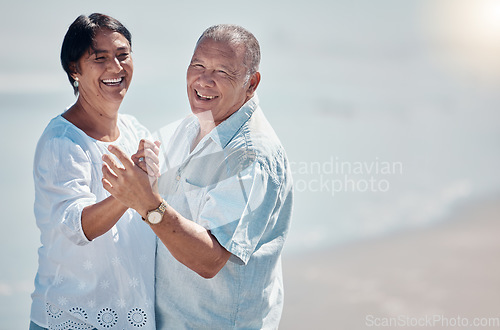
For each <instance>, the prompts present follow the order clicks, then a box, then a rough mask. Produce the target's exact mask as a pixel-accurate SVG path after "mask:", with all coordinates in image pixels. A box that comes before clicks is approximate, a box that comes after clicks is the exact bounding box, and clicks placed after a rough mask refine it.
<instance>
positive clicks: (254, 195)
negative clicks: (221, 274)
mask: <svg viewBox="0 0 500 330" xmlns="http://www.w3.org/2000/svg"><path fill="white" fill-rule="evenodd" d="M279 190H280V184H279V183H278V182H275V181H274V180H271V178H270V176H269V174H268V173H267V171H266V170H265V169H264V168H263V166H262V165H261V164H260V163H259V162H258V161H256V160H255V161H254V162H253V163H251V164H250V165H249V166H248V167H246V168H244V169H242V170H241V171H239V172H238V173H237V174H236V175H233V176H231V177H229V178H227V179H225V180H223V181H220V182H218V183H217V184H216V185H215V187H214V188H213V189H210V190H209V191H208V192H207V196H206V198H205V201H206V202H205V204H204V205H203V208H202V210H201V213H200V221H201V223H202V225H204V226H205V227H206V228H207V229H209V230H210V231H211V233H212V234H213V235H214V236H215V237H216V238H217V240H218V242H219V243H220V244H221V245H222V246H223V247H224V248H225V249H226V250H228V251H229V252H231V253H232V254H233V255H234V256H236V257H237V258H238V259H239V261H240V263H243V264H246V263H247V262H248V260H249V258H250V257H251V255H252V253H253V252H254V251H255V250H256V248H257V246H258V245H259V244H262V243H263V242H262V241H261V239H262V237H263V235H264V233H265V232H266V231H268V230H269V227H272V221H273V211H274V209H275V206H276V204H277V203H278V197H279ZM237 262H238V260H237Z"/></svg>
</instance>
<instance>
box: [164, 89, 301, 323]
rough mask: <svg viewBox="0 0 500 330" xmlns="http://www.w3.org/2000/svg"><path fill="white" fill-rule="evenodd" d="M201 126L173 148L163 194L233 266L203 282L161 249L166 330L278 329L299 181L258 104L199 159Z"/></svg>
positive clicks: (209, 142) (220, 131) (205, 142)
mask: <svg viewBox="0 0 500 330" xmlns="http://www.w3.org/2000/svg"><path fill="white" fill-rule="evenodd" d="M198 129H199V124H198V121H197V119H196V117H194V116H190V117H188V118H187V119H186V120H184V121H183V122H182V123H181V124H180V125H179V127H178V129H177V131H176V132H175V133H174V135H173V137H172V138H171V139H170V144H169V145H168V146H167V148H166V152H165V162H163V163H164V164H166V168H165V169H164V170H165V173H164V174H163V175H162V177H161V178H160V180H159V187H160V193H162V195H163V197H164V198H165V200H166V201H167V203H169V204H170V205H171V206H172V207H173V208H174V209H175V210H177V211H178V212H179V213H181V214H182V215H183V216H184V217H186V218H188V219H190V220H192V221H195V222H197V223H198V224H200V225H202V226H204V227H205V228H206V229H208V230H210V231H211V233H212V234H213V235H214V236H215V237H216V238H217V240H218V242H219V243H220V244H221V245H222V246H223V247H224V248H225V249H226V250H228V251H229V252H231V253H232V256H231V258H230V259H229V261H228V262H227V264H226V265H225V266H224V267H223V269H222V270H221V271H220V272H219V273H218V274H217V275H216V276H215V277H214V278H212V279H204V278H202V277H200V276H199V275H198V274H196V273H195V272H193V271H192V270H190V269H188V268H187V267H186V266H184V265H183V264H181V263H179V262H178V261H177V260H176V259H175V258H173V257H172V255H171V254H170V252H169V251H168V249H167V248H166V247H165V246H164V245H163V244H162V243H161V241H159V246H158V250H157V259H156V260H157V264H156V303H157V304H156V307H157V309H156V311H157V314H156V318H157V328H158V329H192V328H207V327H208V328H212V329H232V328H246V329H263V328H267V329H274V328H277V327H278V324H279V320H280V317H281V311H282V306H283V280H282V273H281V258H280V255H281V251H282V248H283V244H284V241H285V238H286V235H287V232H288V229H289V226H290V218H291V208H292V179H291V174H290V170H289V165H288V161H287V158H286V155H285V152H284V149H283V147H282V145H281V143H280V141H279V139H278V138H277V137H276V135H275V133H274V131H273V129H272V128H271V126H270V125H269V123H268V122H267V120H266V119H265V117H264V114H263V113H262V110H261V109H260V108H259V106H258V99H257V97H256V96H255V97H254V98H252V99H251V100H249V101H248V102H247V103H246V104H245V105H244V106H243V107H242V108H241V109H240V110H238V111H237V112H235V113H234V114H233V115H232V116H231V117H229V118H228V119H227V120H225V121H224V122H222V123H221V124H220V125H218V126H217V127H216V128H215V129H213V130H212V131H211V132H210V133H209V134H208V135H207V136H205V137H204V138H203V139H202V140H201V141H200V142H199V143H198V145H197V146H196V148H195V149H194V150H193V151H192V152H191V151H190V149H191V144H192V141H193V139H194V138H195V137H196V135H197V133H198Z"/></svg>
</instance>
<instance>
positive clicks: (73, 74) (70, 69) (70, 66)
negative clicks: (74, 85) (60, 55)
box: [69, 62, 79, 80]
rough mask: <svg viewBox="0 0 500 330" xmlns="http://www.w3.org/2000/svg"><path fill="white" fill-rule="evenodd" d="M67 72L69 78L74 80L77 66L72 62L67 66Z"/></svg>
mask: <svg viewBox="0 0 500 330" xmlns="http://www.w3.org/2000/svg"><path fill="white" fill-rule="evenodd" d="M69 71H70V72H71V78H73V79H75V80H76V75H77V73H78V71H79V70H78V64H77V63H75V62H72V63H70V64H69Z"/></svg>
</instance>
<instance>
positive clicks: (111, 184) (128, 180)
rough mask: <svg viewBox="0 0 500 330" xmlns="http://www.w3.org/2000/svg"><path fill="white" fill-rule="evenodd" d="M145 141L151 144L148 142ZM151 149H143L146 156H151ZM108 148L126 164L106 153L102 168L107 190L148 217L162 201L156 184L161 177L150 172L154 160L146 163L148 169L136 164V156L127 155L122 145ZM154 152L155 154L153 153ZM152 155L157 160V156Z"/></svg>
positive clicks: (147, 157)
mask: <svg viewBox="0 0 500 330" xmlns="http://www.w3.org/2000/svg"><path fill="white" fill-rule="evenodd" d="M144 144H145V145H147V142H145V143H144ZM150 149H151V148H149V147H145V148H142V150H143V151H144V155H146V154H148V155H150V154H149V151H147V150H150ZM108 150H109V151H110V152H111V153H112V154H114V155H115V156H116V157H117V158H118V160H119V161H120V162H121V164H122V165H123V166H121V165H119V164H118V163H117V162H116V161H115V159H113V158H112V156H111V155H109V154H105V155H103V156H102V159H103V161H104V164H103V167H102V185H103V187H104V189H106V190H107V191H108V192H109V193H110V194H111V195H113V197H115V198H116V199H117V200H119V201H120V202H122V203H123V204H124V205H126V206H127V207H130V208H133V209H135V210H136V211H137V212H139V214H141V215H142V216H143V217H145V216H146V213H147V212H148V211H149V210H152V209H155V208H157V207H158V205H159V204H160V202H161V197H160V195H159V194H158V186H157V184H156V183H157V177H156V176H149V175H148V174H147V172H149V168H152V169H151V171H154V170H153V168H154V161H153V162H152V163H147V164H143V165H145V166H147V170H146V171H147V172H146V171H144V169H143V167H140V166H139V165H136V164H135V163H134V161H133V160H132V158H131V157H129V156H128V155H127V154H125V153H124V152H123V151H122V150H121V149H120V148H118V147H116V146H113V145H111V146H109V147H108ZM151 150H152V149H151ZM151 150H150V151H151ZM141 153H142V151H141ZM153 154H155V153H154V152H153ZM136 155H137V154H136ZM150 156H151V155H150ZM137 158H140V157H137ZM149 158H151V157H149V156H146V157H145V159H149ZM152 158H153V160H154V157H152ZM137 160H138V159H137ZM143 162H144V161H140V162H139V163H143ZM156 166H157V165H156ZM157 172H159V171H157Z"/></svg>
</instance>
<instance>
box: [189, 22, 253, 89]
mask: <svg viewBox="0 0 500 330" xmlns="http://www.w3.org/2000/svg"><path fill="white" fill-rule="evenodd" d="M205 38H209V39H212V40H214V41H224V42H229V43H231V44H233V45H243V46H244V47H245V59H244V61H245V63H244V64H245V66H246V68H247V77H246V78H247V80H248V78H250V76H251V75H253V74H254V73H256V72H257V71H259V64H260V45H259V42H258V41H257V38H255V36H254V35H253V34H252V33H251V32H250V31H248V30H247V29H245V28H243V27H241V26H238V25H234V24H217V25H214V26H211V27H209V28H208V29H206V30H205V31H204V32H203V33H202V34H201V36H200V38H199V39H198V41H197V42H196V47H198V45H199V44H200V42H201V41H202V40H203V39H205Z"/></svg>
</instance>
